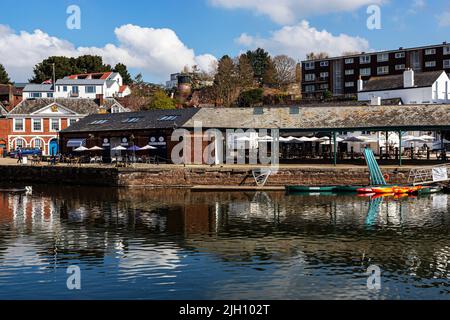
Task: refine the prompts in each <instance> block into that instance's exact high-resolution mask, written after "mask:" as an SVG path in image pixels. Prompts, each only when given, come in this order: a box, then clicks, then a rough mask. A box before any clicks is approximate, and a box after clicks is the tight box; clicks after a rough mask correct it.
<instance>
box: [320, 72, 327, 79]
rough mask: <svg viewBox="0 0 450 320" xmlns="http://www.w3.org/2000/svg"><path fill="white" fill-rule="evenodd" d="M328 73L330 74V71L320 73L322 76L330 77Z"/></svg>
mask: <svg viewBox="0 0 450 320" xmlns="http://www.w3.org/2000/svg"><path fill="white" fill-rule="evenodd" d="M328 75H329V74H328V72H321V73H320V77H321V78H328Z"/></svg>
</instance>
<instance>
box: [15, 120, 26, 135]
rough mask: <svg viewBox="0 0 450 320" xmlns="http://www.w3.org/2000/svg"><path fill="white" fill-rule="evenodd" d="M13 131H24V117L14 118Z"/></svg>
mask: <svg viewBox="0 0 450 320" xmlns="http://www.w3.org/2000/svg"><path fill="white" fill-rule="evenodd" d="M13 122H14V131H16V132H23V131H25V119H14V121H13Z"/></svg>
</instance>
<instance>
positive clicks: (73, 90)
mask: <svg viewBox="0 0 450 320" xmlns="http://www.w3.org/2000/svg"><path fill="white" fill-rule="evenodd" d="M72 94H74V95H78V86H72Z"/></svg>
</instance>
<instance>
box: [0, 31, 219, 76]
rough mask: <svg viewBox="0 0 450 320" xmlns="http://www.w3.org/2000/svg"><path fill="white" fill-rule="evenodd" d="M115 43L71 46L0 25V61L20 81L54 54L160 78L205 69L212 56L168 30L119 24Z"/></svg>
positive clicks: (46, 35) (64, 41) (64, 42)
mask: <svg viewBox="0 0 450 320" xmlns="http://www.w3.org/2000/svg"><path fill="white" fill-rule="evenodd" d="M115 35H116V37H117V42H118V44H117V45H115V44H106V45H105V46H104V47H75V46H74V45H73V44H72V43H71V42H69V41H66V40H62V39H59V38H56V37H52V36H50V35H48V34H47V33H45V32H43V31H41V30H35V31H34V32H32V33H29V32H25V31H22V32H20V33H16V32H14V31H13V30H11V29H10V28H8V27H7V26H4V25H0V63H2V64H3V65H4V66H5V68H6V69H7V70H8V72H9V74H10V76H11V78H12V79H14V80H16V81H23V80H26V79H28V78H29V77H31V75H32V71H33V67H34V65H36V64H37V63H39V62H41V61H42V60H43V59H45V58H47V57H49V56H54V55H64V56H74V57H76V56H79V55H83V54H97V55H101V56H102V57H103V59H104V61H105V63H109V64H111V65H114V64H116V63H118V62H122V63H124V64H126V65H127V66H128V67H129V68H136V69H139V70H140V71H142V73H143V74H144V75H145V76H147V77H150V78H152V79H155V80H156V81H164V80H165V79H167V78H168V75H169V74H170V73H173V72H178V71H180V70H182V68H183V67H184V66H186V65H188V66H192V65H195V64H197V65H199V66H200V68H204V69H207V68H209V66H211V65H212V62H213V61H215V60H216V58H215V57H214V56H212V55H210V54H204V55H199V56H196V55H195V52H194V50H193V49H190V48H188V47H187V46H186V45H185V44H184V43H183V42H182V41H181V40H180V39H179V38H178V36H177V34H176V33H175V32H174V31H173V30H171V29H154V28H144V27H140V26H135V25H131V24H128V25H123V26H121V27H119V28H116V30H115Z"/></svg>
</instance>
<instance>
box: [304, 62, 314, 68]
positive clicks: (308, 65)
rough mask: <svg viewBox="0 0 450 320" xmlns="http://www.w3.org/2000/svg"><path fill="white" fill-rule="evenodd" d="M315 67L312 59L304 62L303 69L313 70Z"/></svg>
mask: <svg viewBox="0 0 450 320" xmlns="http://www.w3.org/2000/svg"><path fill="white" fill-rule="evenodd" d="M314 67H315V64H314V62H313V61H310V62H305V70H313V69H314Z"/></svg>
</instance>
